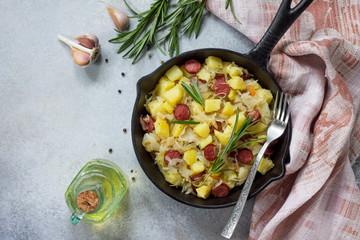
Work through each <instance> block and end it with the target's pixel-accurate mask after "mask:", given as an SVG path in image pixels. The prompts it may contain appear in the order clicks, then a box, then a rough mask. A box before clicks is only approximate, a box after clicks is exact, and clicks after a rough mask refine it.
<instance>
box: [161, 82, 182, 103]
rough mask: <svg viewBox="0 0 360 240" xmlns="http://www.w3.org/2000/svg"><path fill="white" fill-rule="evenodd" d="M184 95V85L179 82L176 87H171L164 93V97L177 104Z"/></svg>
mask: <svg viewBox="0 0 360 240" xmlns="http://www.w3.org/2000/svg"><path fill="white" fill-rule="evenodd" d="M182 96H183V90H182V87H181V86H180V85H179V84H177V85H176V86H175V87H173V88H171V89H169V90H168V91H166V92H165V93H164V98H165V99H166V100H167V101H168V102H169V103H170V104H171V105H172V106H175V105H176V104H178V103H179V102H180V101H181V99H182Z"/></svg>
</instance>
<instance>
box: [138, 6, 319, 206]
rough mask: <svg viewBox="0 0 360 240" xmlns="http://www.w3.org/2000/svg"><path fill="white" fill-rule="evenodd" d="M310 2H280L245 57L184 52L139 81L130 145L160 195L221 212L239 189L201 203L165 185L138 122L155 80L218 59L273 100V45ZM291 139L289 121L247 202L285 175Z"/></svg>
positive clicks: (214, 50) (218, 52) (219, 51)
mask: <svg viewBox="0 0 360 240" xmlns="http://www.w3.org/2000/svg"><path fill="white" fill-rule="evenodd" d="M312 1H313V0H302V1H301V2H300V3H299V4H298V5H297V6H296V7H294V8H291V7H290V4H291V0H283V1H282V3H281V5H280V8H279V10H278V13H277V15H276V16H275V18H274V20H273V22H272V24H271V25H270V27H269V29H268V30H267V32H266V33H265V35H264V36H263V38H262V39H261V40H260V42H259V43H258V44H257V45H256V46H255V47H254V48H253V49H252V50H250V52H249V53H248V54H241V53H237V52H233V51H231V50H226V49H217V48H206V49H199V50H194V51H189V52H185V53H183V54H181V55H178V56H176V57H174V58H172V59H170V60H168V61H167V62H165V63H164V64H162V65H161V66H160V67H159V68H158V69H156V70H155V71H154V72H152V73H151V74H149V75H147V76H144V77H142V78H141V79H140V80H139V81H138V83H137V98H136V101H135V106H134V110H133V115H132V125H131V130H132V141H133V145H134V149H135V153H136V156H137V159H138V161H139V163H140V165H141V167H142V169H143V170H144V172H145V173H146V175H147V176H148V177H149V179H150V180H151V181H152V182H153V183H154V184H155V186H157V187H158V188H159V189H160V190H161V191H162V192H164V193H165V194H167V195H168V196H170V197H172V198H173V199H175V200H177V201H179V202H182V203H185V204H188V205H191V206H194V207H202V208H221V207H228V206H233V205H235V203H236V201H237V199H238V197H239V195H240V192H241V187H238V188H234V189H232V190H231V191H230V193H229V195H228V196H227V197H225V198H213V197H209V198H208V199H205V200H204V199H200V198H197V197H196V196H195V195H192V194H190V195H186V194H184V193H181V188H175V187H170V184H169V183H168V182H166V181H165V179H164V176H163V175H162V174H161V172H160V171H159V169H158V167H157V165H155V164H154V160H153V159H152V157H151V155H150V153H148V152H146V151H145V149H144V147H143V146H142V138H143V135H144V131H143V130H142V128H141V125H140V122H139V119H140V116H141V115H145V114H146V109H145V107H144V103H145V97H146V96H147V95H148V94H149V93H150V92H151V91H152V90H153V89H154V88H155V85H156V84H157V82H158V80H159V79H160V77H161V76H163V75H164V74H165V72H166V71H167V70H168V69H169V68H170V67H172V66H173V65H182V64H184V62H185V61H186V60H188V59H192V58H194V59H197V60H199V61H200V62H204V61H205V58H207V57H208V56H217V57H219V58H221V59H223V60H225V61H229V62H235V63H236V64H238V65H240V66H243V67H245V68H247V69H248V70H249V71H250V72H251V73H252V74H254V75H255V76H256V77H257V79H259V83H260V85H261V86H262V87H263V88H267V89H270V91H271V92H272V94H273V95H274V96H275V94H276V92H277V91H282V90H281V88H280V86H279V85H278V84H277V82H276V81H275V79H274V77H273V76H272V74H271V73H270V72H269V70H268V62H269V57H270V53H271V51H272V49H273V48H274V47H275V45H276V43H277V42H278V41H279V40H280V38H281V37H282V36H283V35H284V34H285V32H286V31H287V29H288V28H289V27H290V26H291V25H292V23H293V22H294V21H295V20H296V19H297V18H298V16H299V15H300V14H301V13H302V12H303V11H304V10H305V9H306V8H307V7H308V6H309V5H310V4H311V3H312ZM290 138H291V119H290V121H289V124H288V127H287V130H286V132H285V133H284V135H283V136H282V138H281V139H280V140H279V142H278V144H277V148H276V151H275V152H276V153H275V154H274V155H273V156H272V160H273V161H274V164H275V167H274V168H273V169H272V170H270V171H269V172H268V173H267V174H266V175H265V176H262V175H261V174H259V173H258V174H257V176H256V178H255V180H254V183H253V185H252V188H251V190H250V195H249V198H251V197H253V196H255V195H256V194H257V193H259V192H260V191H262V190H263V189H264V188H265V187H266V186H267V185H269V184H270V183H271V182H272V181H274V180H277V179H280V178H282V177H283V176H284V174H285V163H286V162H287V161H288V159H289V144H290Z"/></svg>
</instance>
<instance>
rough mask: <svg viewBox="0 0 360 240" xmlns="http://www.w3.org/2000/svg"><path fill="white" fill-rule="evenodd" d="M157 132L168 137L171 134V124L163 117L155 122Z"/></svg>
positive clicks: (162, 136)
mask: <svg viewBox="0 0 360 240" xmlns="http://www.w3.org/2000/svg"><path fill="white" fill-rule="evenodd" d="M154 126H155V133H156V134H157V135H159V136H160V137H161V138H168V137H169V135H170V130H169V124H168V123H167V122H166V121H165V120H162V119H157V120H156V121H155V123H154Z"/></svg>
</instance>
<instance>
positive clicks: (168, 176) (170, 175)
mask: <svg viewBox="0 0 360 240" xmlns="http://www.w3.org/2000/svg"><path fill="white" fill-rule="evenodd" d="M164 176H165V180H166V181H168V182H169V183H171V184H172V185H176V186H178V185H180V184H181V181H182V177H181V175H180V173H179V172H178V171H176V172H170V171H165V172H164Z"/></svg>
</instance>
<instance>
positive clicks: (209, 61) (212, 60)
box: [205, 56, 223, 69]
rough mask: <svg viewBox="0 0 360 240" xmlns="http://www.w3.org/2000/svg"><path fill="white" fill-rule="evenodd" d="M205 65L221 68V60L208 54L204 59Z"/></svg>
mask: <svg viewBox="0 0 360 240" xmlns="http://www.w3.org/2000/svg"><path fill="white" fill-rule="evenodd" d="M205 63H206V65H208V66H209V67H210V68H213V69H222V68H223V63H222V60H221V59H220V58H218V57H214V56H210V57H207V58H206V59H205Z"/></svg>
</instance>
